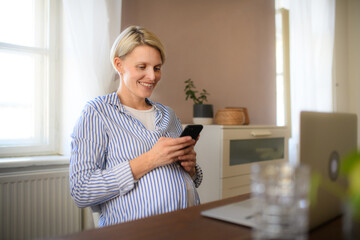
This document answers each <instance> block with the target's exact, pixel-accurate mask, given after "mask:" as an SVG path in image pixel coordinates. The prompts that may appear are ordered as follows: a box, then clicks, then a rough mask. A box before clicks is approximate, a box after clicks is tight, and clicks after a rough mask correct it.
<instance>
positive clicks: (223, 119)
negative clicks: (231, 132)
mask: <svg viewBox="0 0 360 240" xmlns="http://www.w3.org/2000/svg"><path fill="white" fill-rule="evenodd" d="M215 122H216V124H219V125H247V124H249V122H250V121H249V117H248V114H247V109H246V108H235V107H227V108H225V109H220V110H218V111H217V112H216V114H215Z"/></svg>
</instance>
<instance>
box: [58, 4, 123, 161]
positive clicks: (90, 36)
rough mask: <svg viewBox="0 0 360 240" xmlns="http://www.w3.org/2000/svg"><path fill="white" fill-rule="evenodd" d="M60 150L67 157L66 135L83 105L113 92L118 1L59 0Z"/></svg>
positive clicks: (67, 135)
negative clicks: (111, 55) (111, 53)
mask: <svg viewBox="0 0 360 240" xmlns="http://www.w3.org/2000/svg"><path fill="white" fill-rule="evenodd" d="M62 3H63V18H64V21H63V34H62V38H63V39H62V43H63V44H62V49H63V51H62V60H63V64H62V65H63V71H62V85H61V97H62V99H63V101H62V116H63V118H62V121H61V123H62V127H61V132H62V134H63V136H62V141H61V144H62V145H61V147H60V148H61V149H62V151H63V154H66V155H68V154H69V153H70V134H71V131H72V128H73V126H74V124H75V122H76V120H77V118H78V117H79V116H80V112H81V110H82V108H83V107H84V105H85V103H86V102H87V101H89V100H91V99H93V98H94V97H97V96H99V95H105V94H107V93H110V92H112V91H115V90H116V89H117V87H118V84H119V83H118V78H117V74H115V71H114V70H113V69H112V66H111V63H110V60H109V56H110V49H111V46H112V43H113V42H114V40H115V38H116V37H117V35H118V34H119V33H120V21H121V3H122V2H121V0H76V1H73V0H63V1H62Z"/></svg>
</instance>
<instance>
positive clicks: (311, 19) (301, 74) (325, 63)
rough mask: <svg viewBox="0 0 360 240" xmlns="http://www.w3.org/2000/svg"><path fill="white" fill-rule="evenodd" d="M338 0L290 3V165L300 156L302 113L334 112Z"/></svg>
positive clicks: (298, 0) (300, 0)
mask: <svg viewBox="0 0 360 240" xmlns="http://www.w3.org/2000/svg"><path fill="white" fill-rule="evenodd" d="M334 32H335V0H316V1H314V0H292V1H290V86H291V87H290V92H291V128H292V129H291V130H292V137H291V139H290V142H289V150H290V151H289V158H290V162H292V163H297V161H298V157H299V153H298V146H299V120H300V119H299V118H300V111H302V110H308V111H322V112H325V111H327V112H330V111H332V110H333V97H332V91H333V90H332V83H333V81H332V62H333V48H334Z"/></svg>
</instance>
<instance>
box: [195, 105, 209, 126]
mask: <svg viewBox="0 0 360 240" xmlns="http://www.w3.org/2000/svg"><path fill="white" fill-rule="evenodd" d="M213 118H214V110H213V105H212V104H194V109H193V122H194V124H202V125H207V124H212V123H213Z"/></svg>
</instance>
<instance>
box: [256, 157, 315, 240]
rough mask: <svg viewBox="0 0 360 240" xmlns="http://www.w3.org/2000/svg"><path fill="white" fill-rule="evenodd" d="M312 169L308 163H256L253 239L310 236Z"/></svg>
mask: <svg viewBox="0 0 360 240" xmlns="http://www.w3.org/2000/svg"><path fill="white" fill-rule="evenodd" d="M309 179H310V170H309V168H308V167H307V166H305V165H298V166H293V165H290V164H289V163H282V164H267V165H266V164H253V165H252V168H251V195H252V198H253V199H254V204H255V209H257V210H258V212H257V213H256V215H255V223H256V224H255V227H254V228H253V232H252V233H253V237H254V239H283V240H285V239H286V240H287V239H296V240H304V239H307V232H308V222H309V221H308V215H309V214H308V206H309V202H308V199H307V196H308V191H309Z"/></svg>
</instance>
